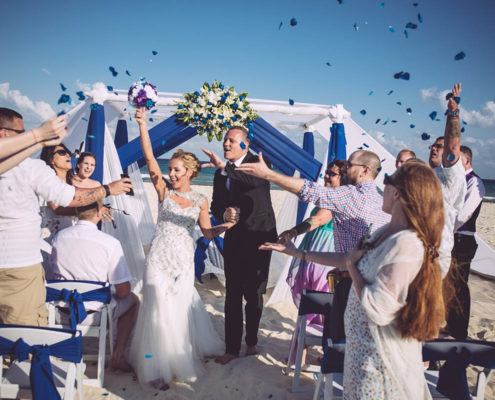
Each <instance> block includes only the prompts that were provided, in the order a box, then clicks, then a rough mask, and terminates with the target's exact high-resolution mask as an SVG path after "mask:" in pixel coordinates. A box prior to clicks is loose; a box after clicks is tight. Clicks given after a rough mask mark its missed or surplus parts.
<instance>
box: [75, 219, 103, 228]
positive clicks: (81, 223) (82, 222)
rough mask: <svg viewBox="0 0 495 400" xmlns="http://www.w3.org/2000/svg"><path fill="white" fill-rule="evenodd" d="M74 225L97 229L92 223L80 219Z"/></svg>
mask: <svg viewBox="0 0 495 400" xmlns="http://www.w3.org/2000/svg"><path fill="white" fill-rule="evenodd" d="M76 225H81V226H87V227H90V228H94V229H98V227H97V226H96V224H94V223H93V222H91V221H85V220H82V219H80V220H78V221H77V224H76Z"/></svg>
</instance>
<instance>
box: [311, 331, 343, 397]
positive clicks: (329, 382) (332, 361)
mask: <svg viewBox="0 0 495 400" xmlns="http://www.w3.org/2000/svg"><path fill="white" fill-rule="evenodd" d="M344 353H345V343H336V344H334V343H332V339H328V340H327V343H326V345H325V350H324V353H323V359H322V361H321V370H320V372H317V373H315V374H314V378H315V381H316V387H315V391H314V393H313V400H319V399H320V398H321V390H322V387H323V385H325V386H324V388H325V395H324V399H325V400H327V399H341V398H342V396H343V394H344V387H343V379H344V376H343V372H344Z"/></svg>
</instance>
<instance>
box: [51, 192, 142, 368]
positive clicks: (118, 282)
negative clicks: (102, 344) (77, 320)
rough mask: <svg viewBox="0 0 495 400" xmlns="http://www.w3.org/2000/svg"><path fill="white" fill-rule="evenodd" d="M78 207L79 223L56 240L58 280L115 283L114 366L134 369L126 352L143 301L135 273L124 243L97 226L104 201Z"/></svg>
mask: <svg viewBox="0 0 495 400" xmlns="http://www.w3.org/2000/svg"><path fill="white" fill-rule="evenodd" d="M76 210H77V218H79V221H78V222H77V224H76V225H74V226H71V227H69V228H66V229H62V230H61V231H60V232H58V233H57V234H56V235H55V237H54V238H53V241H52V246H53V247H52V253H51V256H50V264H51V267H52V270H53V273H54V276H55V279H60V280H86V281H96V282H109V283H110V284H111V285H113V287H114V288H115V292H114V293H113V294H112V301H111V303H110V304H111V308H112V318H113V319H114V320H117V342H116V344H115V348H114V349H113V354H112V361H111V363H110V365H111V366H112V368H116V369H120V370H122V371H131V370H132V369H131V367H130V366H129V364H128V363H127V361H126V359H125V354H124V351H125V347H126V345H127V342H128V341H129V337H130V334H131V332H132V329H133V328H134V325H135V323H136V318H137V312H138V307H139V301H138V298H137V296H136V295H135V294H134V293H133V292H131V283H130V281H131V280H132V276H131V273H130V271H129V267H128V266H127V262H126V260H125V257H124V252H123V250H122V246H121V244H120V242H119V241H118V240H117V239H115V238H114V237H112V236H110V235H109V234H107V233H104V232H102V231H100V230H98V228H97V226H96V225H97V224H98V222H100V221H101V219H102V217H103V207H102V203H101V200H99V201H97V202H95V203H92V204H90V205H87V206H85V207H78V208H76ZM86 305H87V306H86V309H89V310H98V309H99V308H100V307H101V303H100V304H91V303H86ZM83 323H84V322H83Z"/></svg>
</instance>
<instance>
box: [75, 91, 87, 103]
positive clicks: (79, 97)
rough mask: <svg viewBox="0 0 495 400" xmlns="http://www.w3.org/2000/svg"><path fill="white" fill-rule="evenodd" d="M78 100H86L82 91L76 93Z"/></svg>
mask: <svg viewBox="0 0 495 400" xmlns="http://www.w3.org/2000/svg"><path fill="white" fill-rule="evenodd" d="M76 94H77V97H78V100H81V101H82V100H86V96H85V95H84V92H83V91H79V92H76Z"/></svg>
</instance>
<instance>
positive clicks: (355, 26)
mask: <svg viewBox="0 0 495 400" xmlns="http://www.w3.org/2000/svg"><path fill="white" fill-rule="evenodd" d="M354 30H355V31H356V32H357V31H358V30H359V26H358V24H357V23H354Z"/></svg>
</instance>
